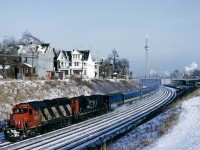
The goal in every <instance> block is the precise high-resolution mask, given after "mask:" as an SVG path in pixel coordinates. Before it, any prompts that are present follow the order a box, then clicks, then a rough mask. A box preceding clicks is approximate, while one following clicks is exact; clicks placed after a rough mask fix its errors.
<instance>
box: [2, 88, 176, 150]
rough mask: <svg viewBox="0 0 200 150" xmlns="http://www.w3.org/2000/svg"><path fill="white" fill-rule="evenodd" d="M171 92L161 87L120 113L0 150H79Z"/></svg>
mask: <svg viewBox="0 0 200 150" xmlns="http://www.w3.org/2000/svg"><path fill="white" fill-rule="evenodd" d="M172 96H173V91H172V90H170V89H168V88H161V89H160V90H159V92H157V93H156V94H154V95H153V96H151V97H150V98H148V99H145V100H142V101H140V103H136V104H133V105H131V106H128V107H127V109H126V110H124V111H114V112H112V113H108V114H105V115H102V116H99V117H96V118H93V119H89V120H86V121H84V122H81V123H78V124H75V125H72V126H69V127H66V128H63V129H60V130H56V131H53V132H50V133H47V134H44V135H40V136H37V137H34V138H31V139H27V140H24V141H20V142H17V143H13V144H10V145H7V146H2V147H0V148H1V149H9V150H10V149H12V150H15V149H73V148H74V149H81V148H85V147H86V146H87V145H91V144H92V143H95V142H96V141H98V140H99V139H103V138H105V137H106V135H109V134H110V135H111V134H113V133H115V132H118V131H119V130H122V129H123V128H125V127H128V126H129V125H130V124H133V123H134V122H138V121H140V118H139V117H141V116H143V117H144V116H145V115H146V114H147V113H148V112H149V111H150V110H151V109H152V110H153V108H154V109H157V107H158V106H160V105H162V104H165V103H167V102H169V100H168V99H169V98H170V97H172Z"/></svg>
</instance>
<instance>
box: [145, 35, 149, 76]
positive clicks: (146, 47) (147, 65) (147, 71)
mask: <svg viewBox="0 0 200 150" xmlns="http://www.w3.org/2000/svg"><path fill="white" fill-rule="evenodd" d="M144 48H145V50H146V77H148V76H149V60H148V59H149V58H148V50H149V46H148V34H146V45H145V47H144Z"/></svg>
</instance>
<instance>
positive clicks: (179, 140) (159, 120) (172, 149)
mask: <svg viewBox="0 0 200 150" xmlns="http://www.w3.org/2000/svg"><path fill="white" fill-rule="evenodd" d="M199 114H200V96H198V97H194V98H191V99H188V100H186V101H184V102H182V104H181V105H177V106H175V107H173V108H170V109H169V110H167V111H166V112H164V113H162V114H160V115H158V116H157V117H155V118H153V119H152V120H150V121H148V122H147V123H145V124H143V125H141V126H139V127H138V128H136V129H134V130H133V131H131V132H129V133H128V134H126V135H125V136H123V137H122V138H120V139H118V140H117V141H115V142H114V143H111V144H110V145H107V149H108V150H114V149H121V150H126V149H136V150H139V149H145V150H161V149H162V150H198V149H200V115H199Z"/></svg>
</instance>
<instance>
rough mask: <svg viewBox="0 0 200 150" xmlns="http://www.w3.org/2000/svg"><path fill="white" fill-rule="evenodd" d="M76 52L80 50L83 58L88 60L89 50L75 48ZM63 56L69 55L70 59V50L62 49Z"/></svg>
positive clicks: (70, 58)
mask: <svg viewBox="0 0 200 150" xmlns="http://www.w3.org/2000/svg"><path fill="white" fill-rule="evenodd" d="M77 51H78V52H80V53H81V54H83V60H88V57H89V54H90V50H77ZM62 52H63V54H64V56H65V58H67V57H69V60H70V61H71V60H72V54H71V53H72V51H64V50H62Z"/></svg>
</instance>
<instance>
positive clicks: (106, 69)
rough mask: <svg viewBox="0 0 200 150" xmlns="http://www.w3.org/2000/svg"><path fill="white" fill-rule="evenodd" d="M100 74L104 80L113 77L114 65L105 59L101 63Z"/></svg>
mask: <svg viewBox="0 0 200 150" xmlns="http://www.w3.org/2000/svg"><path fill="white" fill-rule="evenodd" d="M99 74H100V76H102V77H103V78H107V77H111V76H112V64H111V62H110V60H109V59H105V60H103V59H102V61H101V62H100V67H99Z"/></svg>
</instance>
